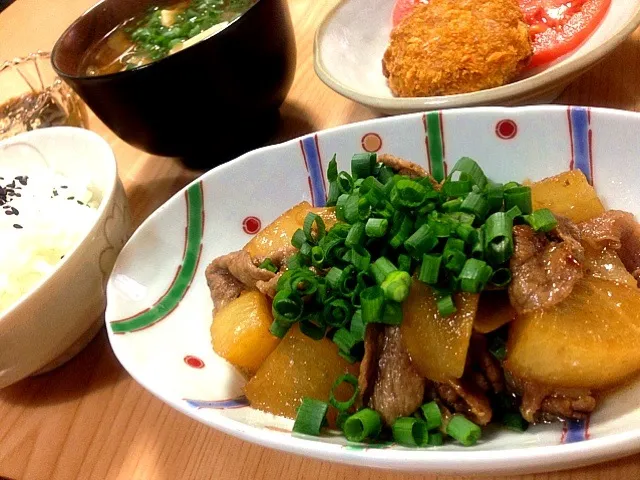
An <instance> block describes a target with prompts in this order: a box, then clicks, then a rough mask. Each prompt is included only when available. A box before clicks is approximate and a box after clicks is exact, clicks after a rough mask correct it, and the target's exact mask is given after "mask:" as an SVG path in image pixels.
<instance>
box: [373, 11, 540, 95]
mask: <svg viewBox="0 0 640 480" xmlns="http://www.w3.org/2000/svg"><path fill="white" fill-rule="evenodd" d="M532 54H533V50H532V47H531V43H530V40H529V30H528V26H527V24H526V23H525V22H524V17H523V15H522V12H521V11H520V8H519V7H518V3H517V1H516V0H430V2H429V3H428V4H426V5H418V6H417V7H416V8H415V10H414V11H413V12H412V13H411V14H410V15H408V16H407V17H406V18H405V19H404V20H402V22H400V24H398V25H397V26H396V27H395V28H394V29H393V30H392V31H391V41H390V44H389V47H388V48H387V51H386V52H385V54H384V57H383V59H382V70H383V73H384V75H385V76H386V77H387V78H388V82H389V87H390V88H391V91H392V92H393V94H394V95H396V96H400V97H427V96H433V95H452V94H456V93H467V92H475V91H477V90H484V89H487V88H493V87H498V86H500V85H504V84H505V83H508V82H509V81H511V80H512V79H513V78H514V77H515V76H516V75H517V74H518V73H519V72H520V71H521V70H522V69H523V68H524V67H525V66H526V64H527V62H528V61H529V59H530V58H531V55H532Z"/></svg>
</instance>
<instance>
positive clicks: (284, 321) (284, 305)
mask: <svg viewBox="0 0 640 480" xmlns="http://www.w3.org/2000/svg"><path fill="white" fill-rule="evenodd" d="M303 306H304V305H303V303H302V299H301V298H300V296H299V295H298V294H297V293H295V292H292V291H291V290H280V291H279V292H278V293H276V296H275V297H273V304H272V306H271V310H272V313H273V318H274V320H275V321H276V322H278V323H280V324H281V325H283V326H284V325H292V324H293V323H295V322H296V321H297V320H298V319H299V318H300V315H302V308H303Z"/></svg>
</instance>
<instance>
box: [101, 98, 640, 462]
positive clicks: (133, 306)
mask: <svg viewBox="0 0 640 480" xmlns="http://www.w3.org/2000/svg"><path fill="white" fill-rule="evenodd" d="M638 131H640V115H638V114H634V113H628V112H619V111H612V110H601V109H588V108H579V107H560V106H544V107H523V108H515V109H510V108H497V107H496V108H476V109H462V110H448V111H444V112H431V113H428V114H414V115H407V116H401V117H394V118H385V119H378V120H371V121H368V122H363V123H357V124H353V125H347V126H344V127H339V128H334V129H331V130H326V131H322V132H318V133H317V134H312V135H308V136H306V137H302V138H300V139H296V140H292V141H289V142H287V143H283V144H280V145H275V146H271V147H266V148H263V149H260V150H256V151H253V152H250V153H248V154H246V155H244V156H242V157H240V158H239V159H237V160H235V161H232V162H230V163H227V164H226V165H223V166H220V167H217V168H215V169H214V170H212V171H210V172H208V173H207V174H205V175H204V176H202V177H201V178H200V179H199V180H197V181H195V182H194V183H192V184H191V185H189V186H188V187H186V188H185V189H184V190H183V191H181V192H180V193H178V194H177V195H176V196H174V197H173V198H172V199H171V200H169V201H168V202H167V203H166V204H165V205H163V206H162V207H160V208H159V209H158V210H157V211H156V212H155V213H154V214H153V215H151V217H149V219H147V220H146V221H145V222H144V223H143V225H142V226H141V227H140V228H139V229H138V231H137V232H136V233H135V234H134V235H133V237H132V238H131V240H130V241H129V242H128V243H127V245H126V246H125V248H124V249H123V251H122V253H121V255H120V257H119V258H118V261H117V263H116V266H115V269H114V271H113V273H112V275H111V278H110V280H109V283H108V290H107V295H108V306H107V314H106V321H107V330H108V332H109V339H110V341H111V345H112V347H113V350H114V351H115V353H116V355H117V357H118V359H119V360H120V362H121V363H122V364H123V365H124V367H125V368H126V369H127V370H128V371H129V372H130V373H131V375H132V376H133V377H134V378H135V379H136V380H137V381H138V382H140V383H141V384H142V385H143V386H144V387H145V388H147V389H148V390H149V391H150V392H152V393H153V394H154V395H156V396H157V397H158V398H160V399H162V400H163V401H165V402H167V403H168V404H170V405H171V406H173V407H174V408H176V409H177V410H179V411H181V412H183V413H185V414H187V415H189V416H191V417H192V418H194V419H196V420H198V421H200V422H202V423H205V424H207V425H210V426H212V427H215V428H217V429H220V430H222V431H224V432H227V433H229V434H231V435H234V436H237V437H240V438H242V439H245V440H248V441H251V442H256V443H259V444H261V445H265V446H268V447H271V448H276V449H280V450H285V451H289V452H294V453H298V454H303V455H308V456H311V457H316V458H321V459H323V460H332V461H337V462H344V463H350V464H354V465H362V466H370V467H380V468H390V469H401V470H413V471H423V472H427V471H428V472H449V473H454V472H455V473H461V474H462V473H466V474H480V473H492V474H498V473H515V472H518V473H528V472H535V471H542V470H552V469H560V468H570V467H577V466H581V465H586V464H589V463H594V462H598V461H602V460H606V459H611V458H614V457H619V456H623V455H626V454H630V453H633V452H636V451H640V406H639V405H638V402H637V398H638V396H639V395H640V381H639V382H636V383H631V384H629V385H628V386H626V387H625V388H622V389H620V390H618V391H617V392H616V393H615V394H612V395H610V396H608V397H606V398H605V399H604V400H603V401H602V403H601V404H600V405H599V406H598V408H597V411H596V412H595V413H594V414H593V415H592V417H591V418H590V419H589V421H587V422H574V423H564V424H563V423H557V424H553V425H539V426H535V427H532V428H530V429H529V430H528V431H527V432H526V433H524V434H518V433H513V432H508V431H502V430H497V429H494V430H491V429H489V430H487V431H486V432H485V434H484V436H483V439H482V441H481V442H480V443H479V444H478V445H476V446H475V447H472V448H462V447H457V446H455V445H447V446H445V447H440V448H431V449H416V450H410V449H405V448H402V447H398V446H385V447H384V448H371V447H367V446H366V445H359V444H356V445H353V444H349V443H347V442H346V441H345V440H344V439H343V438H341V437H337V436H324V437H320V438H313V437H305V438H301V437H299V436H294V435H292V434H291V427H292V424H293V422H292V421H291V420H288V419H284V418H280V417H275V416H273V415H269V414H266V413H262V412H259V411H257V410H254V409H252V408H250V407H249V406H248V405H247V402H246V399H245V398H244V396H243V385H244V379H243V377H242V376H241V375H240V374H239V373H238V372H236V371H235V369H234V368H233V367H232V366H231V365H229V364H228V363H226V362H225V361H224V360H222V359H221V358H220V357H218V356H217V355H216V354H214V352H213V350H212V348H211V343H210V335H209V328H210V325H211V310H212V303H211V299H210V295H209V290H208V288H207V285H206V282H205V277H204V270H205V268H206V266H207V264H208V262H210V261H211V260H212V259H213V258H215V257H217V256H219V255H222V254H225V253H228V252H230V251H233V250H237V249H240V248H241V247H242V246H243V245H244V244H245V243H246V242H247V241H248V240H249V239H250V238H251V237H252V235H253V234H254V233H256V232H257V231H258V230H259V229H260V227H261V226H266V225H267V224H268V223H269V222H271V221H272V220H274V219H275V218H276V217H277V216H278V215H279V214H280V213H281V212H283V211H285V210H287V209H288V208H289V207H291V206H292V205H294V204H296V203H298V202H300V201H302V200H308V201H310V202H311V203H313V204H315V205H318V206H320V205H323V204H324V202H325V198H326V197H325V195H326V191H327V185H326V177H325V175H324V170H325V168H326V167H327V164H328V162H329V160H330V158H331V157H332V156H333V154H334V153H335V154H337V157H338V161H339V166H340V168H348V167H349V162H350V159H351V156H352V154H353V153H355V152H361V151H363V150H366V151H379V152H388V153H393V154H395V155H397V156H400V157H403V158H406V159H408V160H412V161H414V162H417V163H419V164H421V165H424V166H425V167H426V168H428V169H429V170H430V171H431V172H432V173H433V174H434V175H435V176H438V175H442V174H443V173H444V172H446V170H447V168H449V167H451V165H452V164H453V163H454V162H455V161H456V160H458V159H459V158H460V157H463V156H470V157H472V158H474V159H476V160H477V161H478V162H479V163H480V165H482V167H483V168H484V170H485V172H487V174H488V175H489V177H490V178H492V179H494V180H496V181H505V180H514V179H517V180H522V179H525V178H528V179H531V180H538V179H542V178H544V177H547V176H550V175H553V174H556V173H559V172H562V171H566V170H568V169H572V168H573V169H577V168H579V169H581V170H582V171H584V172H585V174H586V175H587V178H589V179H590V180H591V181H592V182H593V183H594V185H595V187H596V189H597V191H598V193H599V194H600V196H601V198H603V200H604V201H605V202H606V205H607V207H608V208H619V209H624V210H630V211H632V212H633V213H635V214H637V213H638V212H640V190H638V188H637V185H638V183H639V182H640V168H639V167H638V158H640V136H639V135H638Z"/></svg>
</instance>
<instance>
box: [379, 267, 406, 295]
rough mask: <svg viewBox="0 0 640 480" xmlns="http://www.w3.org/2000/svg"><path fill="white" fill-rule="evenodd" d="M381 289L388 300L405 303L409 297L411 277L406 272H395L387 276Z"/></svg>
mask: <svg viewBox="0 0 640 480" xmlns="http://www.w3.org/2000/svg"><path fill="white" fill-rule="evenodd" d="M380 287H382V290H384V294H385V296H386V298H387V299H388V300H392V301H394V302H404V301H405V300H406V298H407V297H408V296H409V289H410V288H411V276H410V275H409V274H408V273H407V272H405V271H402V270H395V271H393V272H391V273H389V274H388V275H387V278H385V280H384V282H382V284H381V285H380Z"/></svg>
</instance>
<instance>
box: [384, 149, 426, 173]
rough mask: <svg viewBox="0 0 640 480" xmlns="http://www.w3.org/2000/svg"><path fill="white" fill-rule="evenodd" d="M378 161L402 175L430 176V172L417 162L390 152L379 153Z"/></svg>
mask: <svg viewBox="0 0 640 480" xmlns="http://www.w3.org/2000/svg"><path fill="white" fill-rule="evenodd" d="M378 162H380V163H382V164H384V165H386V166H387V167H391V168H392V169H393V170H395V171H396V172H398V173H399V174H400V175H406V176H408V177H410V178H420V177H428V176H429V172H427V171H426V170H425V169H424V168H422V167H421V166H420V165H418V164H417V163H413V162H409V161H408V160H403V159H402V158H398V157H395V156H393V155H390V154H388V153H381V154H380V155H378Z"/></svg>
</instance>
